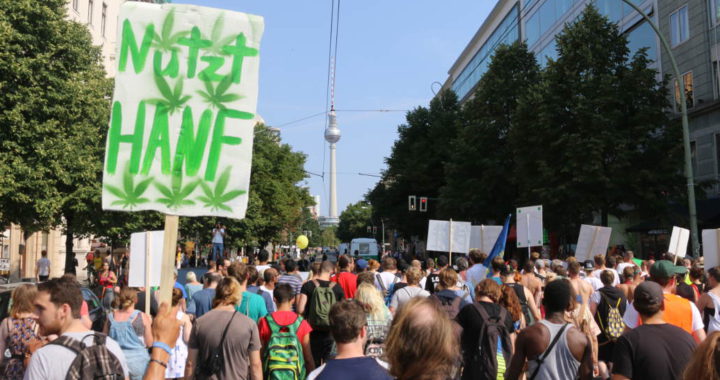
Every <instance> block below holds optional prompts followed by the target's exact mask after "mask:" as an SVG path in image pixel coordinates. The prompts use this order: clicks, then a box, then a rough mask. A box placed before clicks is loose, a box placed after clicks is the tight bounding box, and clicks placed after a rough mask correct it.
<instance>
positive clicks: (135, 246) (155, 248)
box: [128, 231, 165, 288]
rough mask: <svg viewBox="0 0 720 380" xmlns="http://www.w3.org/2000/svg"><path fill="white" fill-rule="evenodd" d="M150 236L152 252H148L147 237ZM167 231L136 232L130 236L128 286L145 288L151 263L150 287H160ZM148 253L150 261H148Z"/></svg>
mask: <svg viewBox="0 0 720 380" xmlns="http://www.w3.org/2000/svg"><path fill="white" fill-rule="evenodd" d="M147 235H149V236H150V250H149V251H148V249H147V248H148V247H147V242H146V236H147ZM164 238H165V231H148V232H136V233H134V234H131V235H130V263H129V269H128V270H129V273H128V286H130V287H137V288H142V287H145V286H146V284H145V282H146V279H145V278H146V277H145V270H146V267H147V263H148V262H149V263H150V286H160V273H161V272H162V271H161V268H162V256H163V255H162V252H163V240H164ZM146 252H148V253H149V254H150V260H146V256H145V255H146Z"/></svg>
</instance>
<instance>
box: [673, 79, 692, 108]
mask: <svg viewBox="0 0 720 380" xmlns="http://www.w3.org/2000/svg"><path fill="white" fill-rule="evenodd" d="M683 82H684V83H683V84H684V85H685V101H686V102H687V103H686V105H687V108H692V107H693V106H694V105H695V94H694V93H693V74H692V71H690V72H687V73H685V74H683ZM675 109H676V110H677V111H678V112H680V84H679V83H678V81H677V80H676V81H675Z"/></svg>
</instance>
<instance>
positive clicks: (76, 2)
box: [72, 0, 79, 11]
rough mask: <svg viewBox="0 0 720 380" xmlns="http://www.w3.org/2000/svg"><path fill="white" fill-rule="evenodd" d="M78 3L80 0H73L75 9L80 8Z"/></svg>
mask: <svg viewBox="0 0 720 380" xmlns="http://www.w3.org/2000/svg"><path fill="white" fill-rule="evenodd" d="M78 3H79V0H73V2H72V4H73V9H74V10H75V11H77V10H78V6H79V4H78Z"/></svg>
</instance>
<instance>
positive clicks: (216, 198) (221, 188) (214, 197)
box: [197, 166, 246, 212]
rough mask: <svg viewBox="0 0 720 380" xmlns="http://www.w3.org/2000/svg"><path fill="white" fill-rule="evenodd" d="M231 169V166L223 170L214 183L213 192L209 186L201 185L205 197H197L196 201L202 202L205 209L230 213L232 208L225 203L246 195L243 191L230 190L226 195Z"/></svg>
mask: <svg viewBox="0 0 720 380" xmlns="http://www.w3.org/2000/svg"><path fill="white" fill-rule="evenodd" d="M231 168H232V166H228V167H227V168H226V169H225V170H223V172H222V174H221V175H220V178H218V181H217V182H216V183H215V191H213V190H211V189H210V186H208V185H207V184H206V183H204V182H203V183H201V188H202V190H203V193H205V195H204V196H202V195H201V196H199V197H198V198H197V200H199V201H201V202H203V203H204V204H205V207H209V208H210V209H212V210H213V211H217V210H224V211H228V212H232V208H230V207H229V206H227V205H226V204H225V203H227V202H230V201H231V200H233V199H235V198H237V197H239V196H241V195H243V194H245V193H246V191H245V190H232V191H228V192H227V193H226V192H225V188H226V187H227V185H228V182H229V181H230V169H231Z"/></svg>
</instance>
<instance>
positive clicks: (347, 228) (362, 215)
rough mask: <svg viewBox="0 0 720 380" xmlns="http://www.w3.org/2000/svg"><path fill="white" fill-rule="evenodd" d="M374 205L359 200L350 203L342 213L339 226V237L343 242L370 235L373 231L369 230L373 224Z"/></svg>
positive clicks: (337, 233)
mask: <svg viewBox="0 0 720 380" xmlns="http://www.w3.org/2000/svg"><path fill="white" fill-rule="evenodd" d="M372 212H373V210H372V206H370V204H368V203H367V202H363V201H360V202H357V203H353V204H351V205H348V206H347V208H346V209H345V210H343V212H342V213H340V223H339V224H338V228H337V232H336V235H337V238H338V239H340V241H343V242H350V240H352V239H354V238H359V237H369V236H371V235H372V233H368V232H367V228H368V226H372V224H373V223H372Z"/></svg>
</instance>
